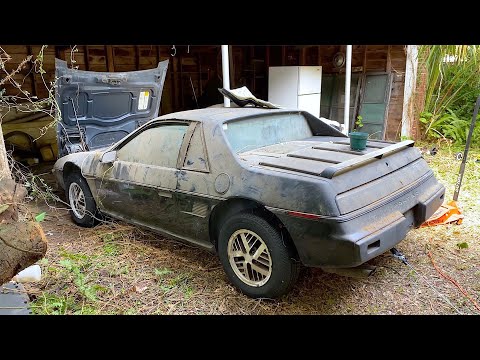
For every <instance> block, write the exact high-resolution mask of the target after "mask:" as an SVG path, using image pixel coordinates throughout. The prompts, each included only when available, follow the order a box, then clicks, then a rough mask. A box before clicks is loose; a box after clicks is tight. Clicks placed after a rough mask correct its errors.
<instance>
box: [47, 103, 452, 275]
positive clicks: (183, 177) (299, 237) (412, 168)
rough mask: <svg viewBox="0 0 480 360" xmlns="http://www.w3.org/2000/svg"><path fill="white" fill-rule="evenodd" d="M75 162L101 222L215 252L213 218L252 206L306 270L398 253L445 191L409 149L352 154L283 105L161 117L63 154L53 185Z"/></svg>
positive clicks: (323, 128) (337, 137) (325, 129)
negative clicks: (103, 145)
mask: <svg viewBox="0 0 480 360" xmlns="http://www.w3.org/2000/svg"><path fill="white" fill-rule="evenodd" d="M283 119H287V120H285V121H287V122H284V120H283ZM296 121H297V122H301V123H302V126H301V127H299V128H298V129H291V127H292V126H294V125H295V124H296ZM242 122H245V123H244V124H243V123H242ZM247 123H248V126H246V124H247ZM287 123H288V124H289V127H290V128H285V126H284V125H283V124H287ZM266 124H267V125H266ZM291 124H293V125H291ZM255 126H260V128H259V130H258V131H256V130H255ZM238 129H242V131H241V132H240V131H239V130H238ZM245 129H247V130H246V131H244V130H245ZM293 130H295V131H293ZM278 134H281V135H278ZM295 134H298V135H295ZM302 134H309V135H308V136H305V135H302ZM277 135H278V136H277ZM292 137H293V138H292ZM132 144H133V145H132ZM112 151H113V152H115V155H116V157H115V160H114V161H113V162H106V163H104V162H102V156H103V154H105V153H107V152H112ZM74 166H77V167H78V168H80V169H81V171H82V174H83V175H84V177H85V178H86V179H87V182H88V184H89V186H90V189H91V191H92V194H93V196H94V198H95V201H96V203H97V205H98V207H99V209H100V211H101V212H103V213H105V214H107V215H110V216H113V217H115V218H119V219H124V220H125V221H128V222H131V223H134V224H137V225H139V226H144V227H147V228H149V229H152V230H155V231H157V232H159V233H162V234H164V235H167V236H170V237H173V238H175V239H177V240H181V241H185V242H189V243H193V244H196V245H199V246H202V247H204V248H207V249H209V250H212V251H215V241H216V236H217V233H216V232H218V229H219V228H220V226H221V224H217V223H216V221H217V220H216V219H222V214H231V212H232V211H245V209H246V208H248V207H250V208H251V207H252V206H253V207H256V208H257V209H262V211H263V212H264V213H265V214H267V213H268V214H270V215H269V216H272V217H274V218H276V219H277V220H278V223H279V224H280V226H281V227H282V228H284V229H286V231H287V232H288V235H289V237H290V238H291V240H292V241H293V244H294V246H295V249H296V251H297V253H298V255H299V259H300V260H301V261H302V262H303V263H304V264H305V265H308V266H321V267H352V266H356V265H359V264H361V263H363V262H365V261H367V260H369V259H371V258H372V257H375V256H377V255H379V254H381V253H383V252H384V251H386V250H388V249H389V248H391V247H393V246H395V244H397V243H398V242H399V241H401V240H402V239H403V238H404V236H405V234H406V232H407V231H409V229H410V228H411V227H413V226H418V225H419V222H420V221H422V220H425V219H420V218H419V215H418V214H419V211H418V210H417V209H418V207H419V206H423V207H426V208H428V212H431V210H433V209H436V208H438V206H440V204H441V201H442V200H441V199H443V193H444V188H443V186H442V185H441V184H439V183H438V182H437V180H436V179H435V177H434V176H433V173H432V171H431V170H430V168H429V167H428V165H427V164H426V162H425V161H424V159H423V158H422V157H421V155H420V153H419V152H418V150H417V149H416V148H413V147H411V144H410V143H408V142H404V143H398V144H392V143H388V142H382V141H369V142H368V143H367V148H366V149H365V150H364V151H357V152H355V151H352V150H351V149H350V146H349V143H348V138H346V137H345V135H343V134H342V133H340V132H338V131H337V130H336V129H334V128H333V127H331V126H329V125H328V124H326V123H324V122H322V121H321V120H320V119H318V118H316V117H314V116H312V115H311V114H309V113H307V112H302V111H298V110H285V109H277V110H274V109H268V110H267V109H258V108H227V109H226V108H207V109H200V110H191V111H184V112H179V113H173V114H168V115H163V116H161V117H158V118H156V119H154V120H152V121H150V122H148V123H147V124H145V125H144V126H142V127H141V128H139V129H138V130H136V131H135V132H134V133H132V134H130V135H129V136H127V137H125V138H124V139H123V140H121V141H119V142H118V143H117V144H115V145H113V146H111V147H109V148H107V149H104V150H99V151H96V152H87V153H79V154H71V155H68V156H66V157H65V158H62V159H60V160H59V161H58V162H57V164H56V165H55V169H54V170H55V172H56V175H57V179H58V180H59V183H60V184H62V179H63V177H64V175H65V174H63V172H64V170H67V171H72V169H73V168H74ZM338 169H341V171H338ZM325 174H328V176H327V175H325ZM246 204H247V205H246ZM252 204H253V205H252ZM217 209H218V210H217ZM232 209H237V210H232ZM223 221H225V219H224V220H223Z"/></svg>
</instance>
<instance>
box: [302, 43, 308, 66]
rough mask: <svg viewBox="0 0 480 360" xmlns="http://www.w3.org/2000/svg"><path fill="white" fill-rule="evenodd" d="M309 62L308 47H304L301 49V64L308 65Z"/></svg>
mask: <svg viewBox="0 0 480 360" xmlns="http://www.w3.org/2000/svg"><path fill="white" fill-rule="evenodd" d="M306 63H307V48H306V47H303V48H302V49H301V50H300V65H303V66H304V65H306Z"/></svg>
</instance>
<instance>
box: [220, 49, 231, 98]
mask: <svg viewBox="0 0 480 360" xmlns="http://www.w3.org/2000/svg"><path fill="white" fill-rule="evenodd" d="M222 74H223V88H224V89H226V90H230V62H229V61H228V45H222ZM223 106H225V107H230V99H229V98H227V97H226V96H224V97H223Z"/></svg>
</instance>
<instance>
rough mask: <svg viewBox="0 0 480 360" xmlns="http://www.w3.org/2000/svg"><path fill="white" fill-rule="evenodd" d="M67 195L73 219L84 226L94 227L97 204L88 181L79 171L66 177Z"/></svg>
mask: <svg viewBox="0 0 480 360" xmlns="http://www.w3.org/2000/svg"><path fill="white" fill-rule="evenodd" d="M65 196H66V197H67V202H68V204H69V205H70V216H71V217H72V220H73V221H74V222H75V223H76V224H77V225H80V226H83V227H93V226H95V225H96V223H97V218H98V217H97V215H98V210H97V204H96V203H95V200H94V198H93V196H92V192H91V191H90V188H89V187H88V184H87V181H86V180H85V178H84V177H83V176H81V175H80V174H78V173H75V172H73V173H70V174H68V175H67V177H66V179H65Z"/></svg>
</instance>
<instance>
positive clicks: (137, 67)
mask: <svg viewBox="0 0 480 360" xmlns="http://www.w3.org/2000/svg"><path fill="white" fill-rule="evenodd" d="M139 52H140V51H139V50H138V45H135V70H140V55H139Z"/></svg>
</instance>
